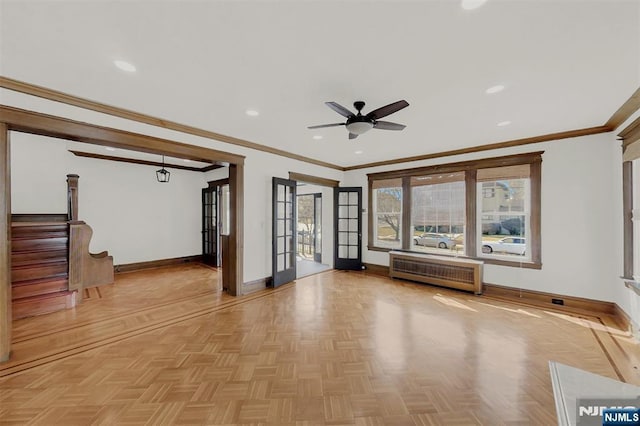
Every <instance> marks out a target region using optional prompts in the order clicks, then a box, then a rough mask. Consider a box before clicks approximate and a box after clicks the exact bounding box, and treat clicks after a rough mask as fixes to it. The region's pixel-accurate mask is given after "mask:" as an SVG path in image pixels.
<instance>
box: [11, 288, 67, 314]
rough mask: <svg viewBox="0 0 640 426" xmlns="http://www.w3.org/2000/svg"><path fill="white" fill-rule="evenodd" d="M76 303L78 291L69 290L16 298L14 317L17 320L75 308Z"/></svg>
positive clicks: (13, 310) (13, 307) (13, 306)
mask: <svg viewBox="0 0 640 426" xmlns="http://www.w3.org/2000/svg"><path fill="white" fill-rule="evenodd" d="M75 305H76V292H75V291H68V290H67V291H59V292H56V293H49V294H42V295H39V296H31V297H26V298H23V299H19V300H14V301H13V304H12V305H11V306H12V314H13V319H14V320H16V319H20V318H27V317H32V316H36V315H42V314H48V313H51V312H55V311H61V310H63V309H69V308H73V307H74V306H75Z"/></svg>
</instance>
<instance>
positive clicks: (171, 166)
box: [69, 149, 223, 172]
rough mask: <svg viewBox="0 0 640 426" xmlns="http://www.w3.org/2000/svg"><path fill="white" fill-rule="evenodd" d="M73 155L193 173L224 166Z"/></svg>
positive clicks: (81, 155)
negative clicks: (188, 164)
mask: <svg viewBox="0 0 640 426" xmlns="http://www.w3.org/2000/svg"><path fill="white" fill-rule="evenodd" d="M69 152H71V153H72V154H73V155H76V156H78V157H86V158H95V159H98V160H108V161H118V162H120V163H131V164H142V165H145V166H156V167H162V166H164V167H165V168H167V169H178V170H189V171H192V172H208V171H209V170H214V169H217V168H220V167H223V166H220V165H218V164H211V165H209V166H205V167H191V166H182V165H177V164H169V163H161V162H158V161H149V160H139V159H136V158H126V157H118V156H115V155H104V154H95V153H92V152H83V151H74V150H71V149H70V150H69Z"/></svg>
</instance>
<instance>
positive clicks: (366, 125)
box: [308, 100, 409, 139]
mask: <svg viewBox="0 0 640 426" xmlns="http://www.w3.org/2000/svg"><path fill="white" fill-rule="evenodd" d="M325 104H326V105H327V106H328V107H329V108H331V109H332V110H334V111H335V112H337V113H338V114H340V115H342V116H343V117H346V118H347V121H346V122H344V123H332V124H320V125H317V126H309V127H308V128H309V129H320V128H324V127H336V126H345V127H346V129H347V131H348V132H349V139H355V138H357V137H358V135H361V134H363V133H366V132H368V131H369V130H371V129H382V130H402V129H404V128H405V127H406V126H405V125H404V124H398V123H392V122H390V121H380V120H379V119H380V118H383V117H386V116H387V115H390V114H393V113H394V112H397V111H400V110H401V109H403V108H406V107H408V106H409V103H408V102H407V101H405V100H401V101H397V102H394V103H391V104H389V105H386V106H383V107H381V108H378V109H375V110H373V111H371V112H370V113H368V114H366V115H362V108H364V105H365V104H364V102H362V101H356V102H354V103H353V107H354V108H355V109H356V111H358V113H357V114H354V113H353V112H351V111H350V110H348V109H347V108H345V107H343V106H342V105H340V104H338V103H336V102H325Z"/></svg>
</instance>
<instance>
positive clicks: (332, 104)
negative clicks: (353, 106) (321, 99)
mask: <svg viewBox="0 0 640 426" xmlns="http://www.w3.org/2000/svg"><path fill="white" fill-rule="evenodd" d="M325 104H326V105H327V106H328V107H329V108H331V109H332V110H334V111H335V112H337V113H338V114H340V115H341V116H343V117H347V118H349V117H352V116H354V115H355V114H354V113H352V112H351V111H349V110H348V109H346V108H345V107H343V106H342V105H340V104H338V103H335V102H325Z"/></svg>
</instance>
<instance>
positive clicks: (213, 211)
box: [202, 186, 220, 266]
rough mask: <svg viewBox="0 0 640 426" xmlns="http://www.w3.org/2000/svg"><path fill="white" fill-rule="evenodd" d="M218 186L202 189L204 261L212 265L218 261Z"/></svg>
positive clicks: (217, 263) (216, 264)
mask: <svg viewBox="0 0 640 426" xmlns="http://www.w3.org/2000/svg"><path fill="white" fill-rule="evenodd" d="M218 247H219V241H218V187H217V186H213V187H209V188H203V189H202V261H203V262H204V263H205V264H207V265H211V266H220V265H219V262H218Z"/></svg>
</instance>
